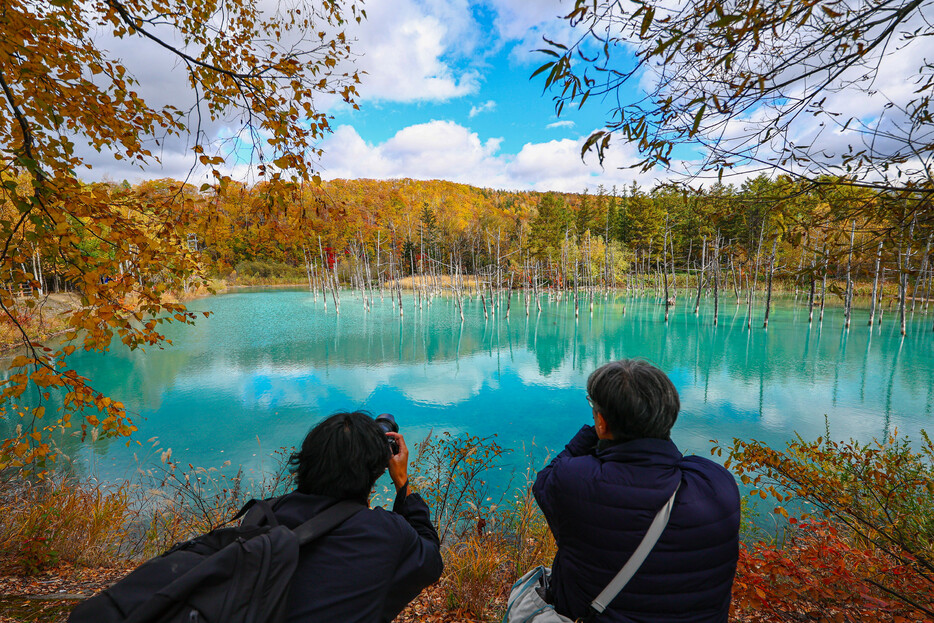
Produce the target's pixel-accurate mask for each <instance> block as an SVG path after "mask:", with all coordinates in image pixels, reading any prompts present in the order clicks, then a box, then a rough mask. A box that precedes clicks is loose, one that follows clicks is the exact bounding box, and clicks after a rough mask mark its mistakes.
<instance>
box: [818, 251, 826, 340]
mask: <svg viewBox="0 0 934 623" xmlns="http://www.w3.org/2000/svg"><path fill="white" fill-rule="evenodd" d="M823 255H824V282H823V283H822V284H821V287H820V317H819V318H818V319H817V321H818V322H821V323H822V322H824V298H825V296H826V295H827V270H828V266H827V264H828V260H827V245H826V244H824V252H823Z"/></svg>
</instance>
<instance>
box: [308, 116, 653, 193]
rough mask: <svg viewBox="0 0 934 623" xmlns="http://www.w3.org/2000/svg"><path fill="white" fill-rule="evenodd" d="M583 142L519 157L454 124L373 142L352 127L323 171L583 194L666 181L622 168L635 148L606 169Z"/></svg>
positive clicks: (530, 149)
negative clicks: (582, 152) (587, 190)
mask: <svg viewBox="0 0 934 623" xmlns="http://www.w3.org/2000/svg"><path fill="white" fill-rule="evenodd" d="M583 141H584V138H583V137H580V138H576V139H570V138H566V139H562V140H554V141H547V142H544V143H526V144H525V145H523V146H522V148H521V149H520V150H519V151H518V152H517V153H514V154H510V153H504V152H502V150H501V147H502V139H499V138H496V137H491V138H487V139H485V140H484V139H482V138H481V137H480V136H479V135H478V134H477V133H476V132H473V131H471V130H470V129H469V128H466V127H464V126H462V125H459V124H457V123H454V122H452V121H437V120H436V121H431V122H429V123H422V124H418V125H413V126H409V127H406V128H403V129H402V130H400V131H399V132H397V133H396V134H395V135H394V136H392V137H391V138H389V139H388V140H387V141H385V142H383V143H379V144H371V143H367V142H366V141H364V140H363V139H362V138H361V137H360V135H359V134H358V133H357V131H356V130H355V129H354V128H353V127H351V126H341V127H339V128H338V129H337V131H336V132H335V133H334V135H333V136H332V137H331V138H330V139H328V140H327V141H326V142H325V143H324V145H323V147H324V151H325V156H324V160H323V162H322V173H323V176H324V177H326V178H327V179H335V178H348V179H354V178H375V179H389V178H400V177H410V178H413V179H444V180H449V181H453V182H460V183H464V184H472V185H474V186H481V187H492V188H504V189H516V190H559V191H567V192H580V191H582V190H583V189H584V188H591V189H592V188H595V187H596V186H597V185H598V184H603V185H604V186H606V187H610V186H613V185H616V186H623V185H628V184H629V183H631V182H632V181H637V182H638V183H639V184H641V185H643V186H651V185H652V184H653V183H654V182H655V180H656V179H659V178H660V177H662V176H661V175H659V174H657V173H649V174H640V173H638V172H637V171H635V170H632V169H628V168H623V167H626V166H627V165H629V164H631V163H632V162H633V161H634V153H633V150H632V149H631V148H630V147H627V146H624V145H620V146H618V147H617V148H616V149H615V150H614V151H612V152H610V153H609V154H608V157H607V160H606V161H605V163H604V164H605V168H603V169H601V168H600V166H599V165H598V164H597V163H596V157H595V156H588V158H587V161H586V162H585V161H582V160H581V157H580V150H581V146H582V145H583Z"/></svg>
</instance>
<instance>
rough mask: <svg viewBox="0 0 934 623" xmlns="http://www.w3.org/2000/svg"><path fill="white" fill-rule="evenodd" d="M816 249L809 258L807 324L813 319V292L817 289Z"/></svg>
mask: <svg viewBox="0 0 934 623" xmlns="http://www.w3.org/2000/svg"><path fill="white" fill-rule="evenodd" d="M816 271H817V249H815V250H814V257H813V258H812V259H811V291H810V293H809V294H808V324H811V323H812V322H813V321H814V294H815V291H816V289H817V276H816V275H815V272H816Z"/></svg>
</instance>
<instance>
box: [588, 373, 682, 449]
mask: <svg viewBox="0 0 934 623" xmlns="http://www.w3.org/2000/svg"><path fill="white" fill-rule="evenodd" d="M587 393H588V394H589V395H590V399H591V400H592V401H593V402H594V408H596V409H597V411H599V412H600V413H601V414H602V415H603V417H604V418H605V419H606V423H607V426H608V427H609V429H610V432H611V433H612V434H613V437H614V438H616V439H641V438H645V437H652V438H657V439H668V438H669V434H670V432H671V427H672V426H674V424H675V420H676V419H678V410H679V409H680V408H681V402H680V400H679V399H678V390H676V389H675V386H674V384H673V383H672V382H671V379H669V378H668V376H667V375H666V374H665V373H664V372H662V371H661V370H659V369H658V368H656V367H655V366H653V365H652V364H650V363H648V362H647V361H643V360H640V359H621V360H619V361H611V362H610V363H608V364H605V365H603V366H600V367H599V368H597V369H596V370H594V371H593V372H592V373H591V374H590V377H589V378H588V379H587Z"/></svg>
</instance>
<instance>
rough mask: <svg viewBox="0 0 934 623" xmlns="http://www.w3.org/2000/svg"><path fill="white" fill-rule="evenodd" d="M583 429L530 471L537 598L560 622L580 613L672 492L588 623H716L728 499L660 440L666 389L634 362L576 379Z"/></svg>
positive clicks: (667, 408) (725, 484) (664, 380)
mask: <svg viewBox="0 0 934 623" xmlns="http://www.w3.org/2000/svg"><path fill="white" fill-rule="evenodd" d="M587 400H588V402H590V405H591V407H592V409H593V419H594V425H593V426H590V425H586V426H584V427H583V428H581V429H580V431H578V433H577V434H576V435H575V436H574V438H573V439H571V441H570V442H569V443H568V445H567V446H566V447H565V449H564V451H562V452H561V453H560V454H558V456H556V457H555V458H554V460H553V461H552V462H551V463H550V464H549V465H548V466H547V467H545V468H544V469H543V470H542V471H541V472H539V473H538V477H537V478H536V480H535V484H534V486H533V492H534V494H535V499H536V500H537V501H538V504H539V506H540V507H541V509H542V511H543V512H544V514H545V517H546V519H547V520H548V525H549V526H550V527H551V531H552V533H553V534H554V536H555V540H556V541H557V544H558V552H557V554H556V556H555V560H554V563H553V565H552V575H551V582H550V585H549V598H550V601H551V603H553V604H554V606H555V610H557V611H558V612H559V613H560V614H563V615H565V616H567V617H570V618H572V619H575V620H576V619H577V618H579V617H584V616H585V615H587V614H588V609H589V606H590V602H591V601H592V600H593V599H594V598H595V597H596V596H597V595H598V594H599V593H600V591H602V590H603V589H604V588H605V587H606V585H607V584H608V583H609V582H610V580H611V579H613V577H614V576H615V575H616V573H617V572H618V571H619V570H620V568H621V567H622V566H623V564H624V563H625V562H626V561H627V560H628V559H629V557H630V555H631V554H632V553H633V551H634V550H635V549H636V548H637V547H638V545H639V543H640V542H641V541H642V537H643V536H644V535H645V533H646V531H647V530H648V527H649V524H651V523H652V520H653V519H654V517H655V514H656V512H658V510H659V509H660V508H662V506H664V505H665V503H666V502H667V501H668V499H669V498H670V497H671V495H672V493H673V492H674V491H675V489H676V488H677V487H678V486H679V484H680V489H678V492H677V495H676V497H675V501H674V506H673V509H672V511H671V517H670V519H669V522H668V525H667V527H666V528H665V530H664V532H662V535H661V538H660V539H659V540H658V542H657V543H656V544H655V547H654V548H653V549H652V551H651V553H649V555H648V558H646V559H645V562H644V563H643V564H642V566H641V567H640V568H639V570H638V571H637V572H636V574H635V575H634V576H633V578H632V579H631V580H630V581H629V583H628V584H627V585H626V586H625V588H624V589H623V590H622V592H621V593H620V594H619V595H617V597H616V598H615V599H614V600H613V601H612V602H611V603H610V604H609V606H608V608H607V609H606V610H605V611H604V612H603V614H602V615H600V616H599V617H598V618H597V619H596V620H597V621H599V622H600V623H604V622H607V623H610V622H617V621H618V622H626V623H636V622H639V623H641V622H645V623H648V622H652V623H659V622H662V621H672V622H678V623H688V622H690V623H701V622H704V623H706V622H710V623H714V622H717V623H725V622H726V621H727V617H728V615H729V610H730V594H731V587H732V584H733V576H734V575H735V573H736V562H737V558H738V555H739V521H740V499H739V490H738V488H737V486H736V481H735V480H734V478H733V476H732V475H731V474H730V472H729V471H727V470H726V469H725V468H724V467H722V466H720V465H718V464H717V463H714V462H713V461H710V460H708V459H705V458H701V457H697V456H688V457H684V456H682V455H681V453H680V452H679V451H678V448H677V447H676V446H675V444H674V443H672V441H671V439H670V437H669V432H670V431H671V427H672V426H673V425H674V423H675V419H676V418H677V416H678V409H679V407H680V403H679V400H678V392H677V390H676V389H675V387H674V385H673V384H672V383H671V380H669V378H668V377H667V376H666V375H665V374H664V373H663V372H662V371H661V370H659V369H658V368H655V367H654V366H652V365H650V364H648V363H646V362H643V361H639V360H631V359H630V360H623V361H614V362H612V363H608V364H606V365H604V366H602V367H600V368H598V369H597V370H595V371H594V372H593V373H592V374H591V375H590V377H589V378H588V379H587Z"/></svg>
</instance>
